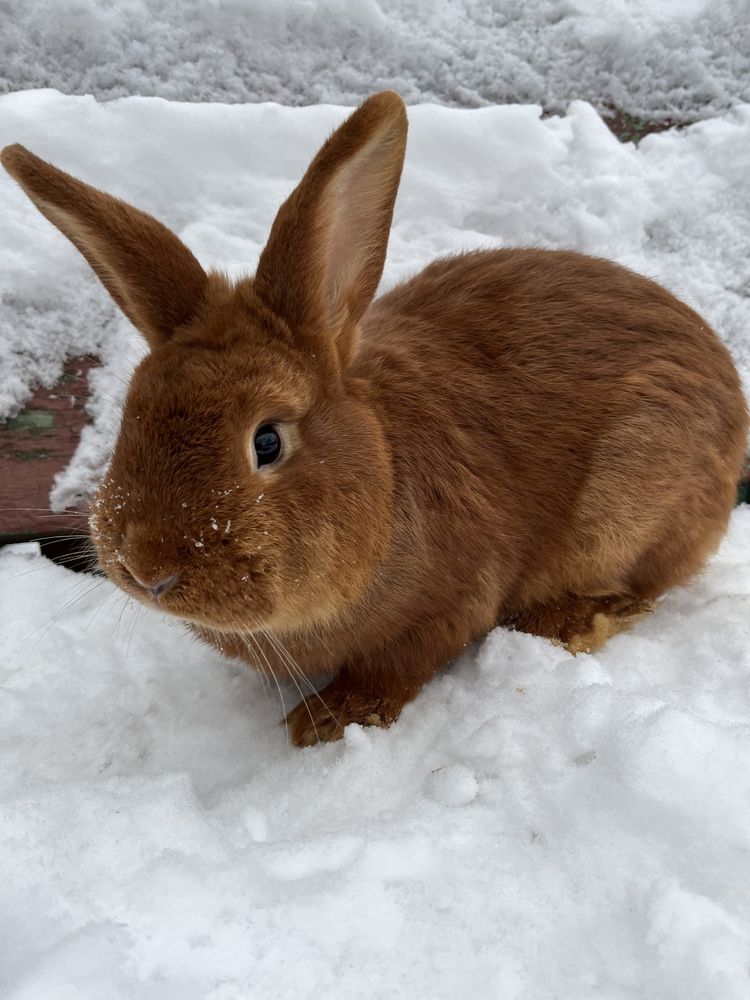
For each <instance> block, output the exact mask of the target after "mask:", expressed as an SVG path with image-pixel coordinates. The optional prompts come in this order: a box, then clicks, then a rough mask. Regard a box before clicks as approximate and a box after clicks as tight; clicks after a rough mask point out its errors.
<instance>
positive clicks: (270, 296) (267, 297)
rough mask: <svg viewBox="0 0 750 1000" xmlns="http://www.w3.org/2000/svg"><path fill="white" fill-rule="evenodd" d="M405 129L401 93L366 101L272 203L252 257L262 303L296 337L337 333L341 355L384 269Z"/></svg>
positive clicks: (404, 112)
mask: <svg viewBox="0 0 750 1000" xmlns="http://www.w3.org/2000/svg"><path fill="white" fill-rule="evenodd" d="M406 130H407V120H406V108H405V106H404V102H403V101H402V100H401V98H400V97H399V96H398V94H394V93H392V92H390V91H386V92H384V93H382V94H376V95H375V96H374V97H371V98H370V99H369V100H367V101H365V103H364V104H362V105H361V107H359V108H358V109H357V110H356V111H355V112H354V114H353V115H351V116H350V117H349V118H347V120H346V121H345V122H344V124H343V125H341V126H340V127H339V128H338V129H337V130H336V131H335V132H334V133H333V135H332V136H331V137H330V138H329V139H328V141H327V142H326V143H325V144H324V146H323V147H322V149H321V150H320V152H319V153H318V154H317V156H316V157H315V159H314V160H313V161H312V163H311V164H310V166H309V168H308V170H307V173H306V174H305V176H304V177H303V178H302V181H301V182H300V183H299V185H298V186H297V187H296V188H295V190H294V191H293V192H292V194H291V195H290V196H289V198H288V199H287V200H286V201H285V202H284V204H283V205H282V206H281V208H280V209H279V213H278V215H277V216H276V220H275V222H274V224H273V227H272V229H271V234H270V236H269V239H268V243H267V244H266V247H265V249H264V250H263V253H262V254H261V257H260V261H259V263H258V271H257V273H256V276H255V288H256V290H257V292H258V294H259V295H260V297H261V298H262V299H263V300H264V301H265V302H266V303H267V305H269V306H270V307H271V308H272V309H273V310H274V311H275V312H276V313H278V315H280V316H281V317H282V318H283V319H284V320H285V321H286V322H287V323H288V324H289V326H290V327H291V329H292V331H293V332H294V333H296V334H298V335H300V336H302V337H305V336H308V335H310V336H312V337H313V338H317V337H319V336H321V335H324V336H326V337H329V338H330V337H332V338H334V339H335V340H336V341H337V342H338V348H339V355H340V356H342V355H343V356H344V357H345V356H346V355H347V354H348V351H349V348H348V346H347V344H346V342H348V341H349V340H350V339H351V337H350V336H347V331H350V332H351V331H352V330H353V327H354V325H355V324H356V323H357V321H358V320H359V319H360V318H361V316H362V314H363V313H364V311H365V309H366V308H367V306H368V305H369V304H370V302H371V301H372V298H373V296H374V295H375V292H376V290H377V287H378V283H379V281H380V277H381V275H382V273H383V264H384V263H385V254H386V248H387V246H388V235H389V231H390V227H391V219H392V217H393V206H394V202H395V200H396V192H397V190H398V182H399V179H400V177H401V169H402V167H403V162H404V151H405V148H406Z"/></svg>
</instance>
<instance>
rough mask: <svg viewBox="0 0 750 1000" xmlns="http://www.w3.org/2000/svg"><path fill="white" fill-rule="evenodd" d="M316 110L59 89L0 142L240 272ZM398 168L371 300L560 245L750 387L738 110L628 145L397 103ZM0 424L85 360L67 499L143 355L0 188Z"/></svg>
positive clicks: (80, 489) (553, 122) (19, 112)
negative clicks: (695, 313) (405, 108)
mask: <svg viewBox="0 0 750 1000" xmlns="http://www.w3.org/2000/svg"><path fill="white" fill-rule="evenodd" d="M345 114H346V110H345V109H344V108H337V107H331V106H326V105H321V106H317V107H309V108H284V107H281V106H279V105H274V104H257V105H217V104H179V103H174V102H166V101H163V100H160V99H156V98H136V97H131V98H125V99H123V100H119V101H114V102H109V103H97V102H96V101H95V100H94V99H93V98H91V97H73V96H63V95H61V94H59V93H56V92H53V91H33V92H23V93H15V94H9V95H6V96H4V97H2V98H0V144H5V143H10V142H16V141H18V142H22V143H23V144H24V145H27V146H28V147H29V148H30V149H32V150H33V151H34V152H36V153H37V154H39V155H41V156H43V157H45V158H47V159H50V160H51V161H53V162H54V163H56V164H57V165H59V166H61V167H63V168H64V169H67V170H68V171H70V172H71V173H73V174H76V175H78V176H80V177H82V178H83V179H85V180H87V181H89V182H90V183H92V184H94V185H95V186H97V187H102V188H105V189H107V190H109V191H111V192H112V193H113V194H116V195H118V196H120V197H123V198H125V199H126V200H129V201H131V202H133V203H134V204H136V205H138V207H140V208H144V209H146V210H148V211H150V212H152V213H153V214H154V215H156V216H157V217H158V218H160V219H162V220H163V221H165V222H166V223H167V224H168V225H170V226H171V227H172V228H174V229H175V231H176V232H177V233H178V234H179V235H180V236H181V237H182V238H183V239H184V241H185V242H186V243H187V244H188V246H190V248H191V249H192V250H193V252H194V253H195V254H196V255H197V256H198V258H199V259H200V260H201V262H202V263H203V264H204V265H205V266H207V267H208V266H213V267H222V268H225V269H226V270H228V271H229V272H230V273H231V274H234V275H239V274H241V273H245V272H251V271H252V270H253V269H254V267H255V264H256V261H257V258H258V255H259V253H260V250H261V248H262V246H263V243H264V240H265V237H266V235H267V233H268V230H269V228H270V225H271V222H272V220H273V216H274V214H275V212H276V209H277V208H278V206H279V204H280V203H281V201H282V200H283V199H284V197H285V196H286V194H288V192H289V191H290V190H291V188H292V187H293V186H294V184H295V183H296V182H297V180H298V179H299V177H300V176H301V174H302V172H303V171H304V169H305V166H306V165H307V163H308V162H309V159H310V158H311V156H312V155H313V153H314V151H315V150H316V149H317V147H318V145H319V144H320V142H321V141H322V140H323V138H324V137H325V136H326V135H327V134H328V132H330V131H331V129H332V128H334V127H335V126H336V125H337V124H338V123H339V122H340V121H341V120H342V119H343V117H344V116H345ZM409 118H410V139H409V147H408V152H407V161H406V168H405V171H404V177H403V182H402V186H401V191H400V194H399V199H398V202H397V207H396V216H395V221H394V227H393V233H392V237H391V242H390V247H389V257H388V262H387V265H386V270H385V275H384V280H383V285H382V287H383V288H384V289H385V288H388V287H390V286H392V285H393V284H394V283H395V282H396V281H398V280H400V279H402V278H405V277H407V276H409V275H411V274H413V273H414V272H416V271H417V270H419V269H420V268H421V267H423V266H424V265H425V264H427V263H428V262H429V261H430V260H431V259H433V258H434V257H436V256H438V255H440V254H446V253H451V252H455V251H456V250H461V249H470V248H476V247H482V246H513V245H537V246H545V247H572V248H574V249H578V250H582V251H584V252H586V253H590V254H597V255H601V256H605V257H611V258H613V259H615V260H618V261H620V262H621V263H623V264H625V265H627V266H629V267H632V268H634V269H635V270H637V271H640V272H642V273H644V274H648V275H649V276H651V277H653V278H655V279H657V280H658V281H661V282H662V283H663V284H665V285H666V286H667V287H669V288H671V289H672V290H673V291H675V292H676V293H677V294H678V295H680V296H681V297H683V298H684V299H685V300H686V301H687V302H689V303H690V304H691V305H693V306H694V307H695V308H697V309H698V310H699V312H701V313H702V314H703V315H704V316H705V317H706V318H707V319H708V321H709V322H710V323H711V324H712V325H714V326H715V327H716V329H717V330H718V332H719V333H720V335H721V336H722V337H723V338H724V340H725V341H726V343H727V344H728V345H729V347H730V348H731V349H732V351H733V353H734V355H735V358H736V360H737V362H738V365H739V367H740V370H741V373H742V375H743V378H744V382H745V386H746V387H748V388H750V341H748V338H747V333H746V331H747V329H748V328H749V327H750V297H749V296H748V271H747V260H748V259H750V173H748V171H747V160H748V153H749V152H750V105H742V106H738V107H737V108H734V109H733V110H732V111H729V112H727V113H725V114H723V115H721V116H719V117H717V118H714V119H711V120H709V121H704V122H699V123H697V124H696V125H693V126H691V127H689V128H687V129H684V130H670V131H668V132H663V133H660V134H657V135H651V136H648V137H647V138H646V139H644V140H643V141H642V142H641V143H640V144H639V145H638V146H635V145H633V144H623V143H620V142H618V140H617V139H616V138H615V137H614V136H613V135H612V134H611V133H610V131H609V130H608V129H607V127H606V126H605V124H604V123H603V121H602V120H601V118H600V117H599V115H598V114H597V113H596V111H595V110H594V109H593V108H592V107H591V106H590V105H589V104H586V103H584V102H581V101H577V102H574V103H573V104H571V106H570V108H569V110H568V113H567V114H566V115H564V116H555V117H542V116H541V111H540V108H538V107H535V106H531V105H527V106H524V105H509V106H505V107H487V108H480V109H475V110H466V109H453V108H445V107H438V106H431V105H421V106H418V107H413V108H410V111H409ZM0 200H1V201H2V204H3V206H4V236H3V242H2V245H1V246H0V363H2V366H3V371H4V372H7V377H5V378H4V379H3V382H2V385H0V412H3V413H12V412H14V411H15V410H16V409H17V408H18V407H19V406H20V405H21V404H22V402H23V401H24V399H25V398H26V397H27V396H28V393H29V389H30V386H31V385H32V384H33V382H34V381H35V380H43V381H48V382H49V381H51V380H53V379H54V377H55V375H56V374H57V373H59V371H60V370H61V367H62V362H63V358H64V356H65V355H66V354H67V355H68V356H75V355H79V354H97V355H98V356H100V357H101V358H102V359H103V361H104V363H105V370H101V371H97V372H95V373H94V375H93V376H92V378H91V388H92V401H91V403H90V408H91V410H92V412H93V414H94V415H95V418H96V419H95V424H94V426H93V427H92V428H89V429H87V430H86V431H85V433H84V436H83V440H82V444H81V447H80V448H79V451H78V453H77V455H76V457H75V459H74V461H73V463H72V464H71V466H70V467H69V469H68V470H67V472H66V473H65V474H64V475H63V477H62V479H61V481H60V483H59V484H58V487H57V489H56V491H55V493H54V494H53V501H54V504H55V505H56V506H63V505H65V504H66V503H74V502H76V500H77V498H78V497H80V496H81V495H86V494H87V493H88V492H90V490H91V488H92V486H93V484H94V483H95V482H96V481H97V479H98V477H99V475H100V473H101V469H102V466H103V464H104V462H105V461H106V456H107V454H108V450H109V448H110V447H111V445H112V442H113V441H114V439H115V437H116V433H117V426H118V420H119V410H118V406H119V403H120V401H121V399H122V395H123V390H124V384H125V382H126V381H127V376H128V372H129V371H130V370H131V369H132V366H133V364H134V363H135V361H136V360H137V359H138V358H139V357H140V356H142V353H143V351H144V347H143V345H142V343H141V341H140V338H139V337H138V336H137V335H136V334H135V332H134V331H133V330H132V328H131V327H130V326H129V324H128V323H127V321H126V320H125V319H124V318H122V317H121V316H120V315H119V314H118V312H117V310H116V308H115V306H114V305H113V304H112V303H111V302H110V300H109V298H108V296H107V295H106V293H105V292H104V291H103V289H102V288H101V286H100V285H99V283H98V281H97V280H96V278H94V276H93V275H92V274H90V272H89V270H88V267H87V265H86V264H85V262H84V261H83V260H82V258H80V256H79V255H78V253H77V252H76V251H75V250H74V249H73V247H72V246H70V244H69V243H68V242H67V241H66V240H65V238H64V237H62V236H61V235H60V234H59V233H58V232H57V231H56V230H55V229H54V228H53V227H52V226H50V224H49V223H48V222H47V221H46V220H45V219H44V218H43V217H42V216H41V215H40V214H39V213H38V212H37V210H36V209H35V208H34V207H33V206H32V204H31V203H30V202H29V200H28V199H27V198H26V196H25V195H24V194H23V193H22V192H21V190H20V189H19V188H17V186H16V185H15V184H14V183H13V182H12V181H11V180H10V178H9V177H7V175H5V174H4V172H3V176H2V177H0Z"/></svg>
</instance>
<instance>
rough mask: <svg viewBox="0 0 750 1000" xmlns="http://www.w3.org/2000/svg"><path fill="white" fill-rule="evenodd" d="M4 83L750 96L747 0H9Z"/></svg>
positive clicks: (609, 98) (14, 86)
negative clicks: (61, 0) (21, 0)
mask: <svg viewBox="0 0 750 1000" xmlns="http://www.w3.org/2000/svg"><path fill="white" fill-rule="evenodd" d="M0 17H2V24H3V30H2V35H0V90H3V91H4V90H9V91H13V90H20V89H26V88H36V87H56V88H59V89H60V90H62V91H65V92H66V93H78V94H94V95H95V96H97V97H101V98H113V97H123V96H126V95H129V94H143V95H147V96H157V97H165V98H168V99H170V100H191V101H209V100H212V101H217V100H218V101H227V102H232V103H245V102H255V101H259V100H275V101H278V102H280V103H282V104H317V103H320V102H330V103H332V104H356V103H358V102H359V101H360V100H362V98H364V97H366V96H367V95H368V94H370V93H372V92H373V91H375V90H383V89H385V88H393V89H396V90H398V91H400V92H401V94H402V95H403V96H404V97H405V98H406V99H407V100H408V101H409V102H410V103H425V102H429V101H434V102H436V103H439V104H451V105H458V106H463V107H477V106H481V105H484V104H503V103H507V102H509V101H521V102H523V103H535V104H542V105H543V106H544V107H545V108H546V109H547V110H550V111H557V112H562V111H564V110H565V108H566V106H567V104H568V103H569V101H571V100H573V99H576V98H588V99H590V100H594V101H595V102H596V103H597V106H598V107H599V108H600V109H607V108H613V107H615V108H619V109H620V110H623V111H626V112H629V113H630V114H633V115H642V116H645V117H646V118H659V119H663V118H665V117H670V118H672V119H673V120H677V121H694V120H695V119H696V118H705V117H709V116H711V115H714V114H716V113H717V112H719V111H722V110H725V109H726V108H728V107H729V106H731V105H732V104H734V103H737V102H738V101H748V100H750V4H749V3H748V0H533V2H531V0H502V2H498V0H210V2H206V0H116V2H112V0H109V2H107V3H102V2H101V0H76V2H75V3H60V2H58V0H24V2H23V3H19V2H18V0H0Z"/></svg>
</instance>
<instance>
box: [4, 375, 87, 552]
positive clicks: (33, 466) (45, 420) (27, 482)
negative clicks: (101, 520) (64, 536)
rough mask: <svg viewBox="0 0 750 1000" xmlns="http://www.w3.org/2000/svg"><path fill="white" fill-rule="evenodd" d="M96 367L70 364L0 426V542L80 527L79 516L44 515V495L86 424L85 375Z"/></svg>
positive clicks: (46, 496)
mask: <svg viewBox="0 0 750 1000" xmlns="http://www.w3.org/2000/svg"><path fill="white" fill-rule="evenodd" d="M96 364H98V362H97V361H96V360H95V359H93V358H73V359H71V360H70V361H69V362H67V364H66V365H65V371H64V374H63V376H62V378H61V379H60V381H59V382H58V383H57V385H55V386H53V387H52V388H51V389H47V388H38V389H37V390H36V391H35V392H34V394H33V396H32V397H31V399H30V400H29V403H28V404H27V406H26V407H25V408H24V409H23V410H22V411H21V412H20V413H19V414H18V415H17V416H15V417H12V418H11V419H10V420H6V421H5V422H4V423H0V539H3V538H7V537H8V536H11V537H15V536H28V535H31V534H40V535H42V534H49V533H58V532H65V531H71V530H74V529H77V530H80V529H81V528H82V527H85V523H86V522H85V518H83V517H82V516H81V514H80V513H77V514H75V513H71V514H70V515H66V514H53V513H52V512H50V511H49V493H50V489H51V488H52V484H53V481H54V478H55V476H56V475H57V473H58V472H61V471H62V470H63V469H64V468H65V466H66V465H67V464H68V462H69V461H70V459H71V456H72V455H73V452H74V451H75V449H76V447H77V445H78V441H79V438H80V435H81V430H82V428H83V427H84V425H85V424H86V422H87V420H88V416H87V414H86V411H85V403H86V397H87V395H88V373H89V370H90V369H91V368H92V367H94V365H96Z"/></svg>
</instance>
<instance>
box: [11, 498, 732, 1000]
mask: <svg viewBox="0 0 750 1000" xmlns="http://www.w3.org/2000/svg"><path fill="white" fill-rule="evenodd" d="M0 592H2V593H3V595H4V598H3V602H2V607H1V608H0V634H2V637H3V638H2V646H3V657H2V661H0V685H1V686H2V691H3V697H2V700H1V701H0V747H1V749H0V753H1V754H2V760H3V768H2V771H0V942H1V943H2V944H1V945H0V947H1V948H2V951H3V953H4V954H3V959H2V961H0V995H2V996H3V997H7V998H8V1000H10V998H12V1000H19V998H23V1000H37V998H40V997H45V998H47V997H49V998H53V1000H59V998H64V1000H68V998H70V1000H73V998H75V1000H103V998H104V1000H109V998H116V1000H119V998H123V1000H125V998H128V1000H129V998H134V997H138V998H149V997H154V998H157V997H158V998H174V1000H193V998H211V1000H230V998H232V1000H240V998H243V1000H246V998H255V997H257V998H267V997H274V998H287V997H288V998H292V997H295V998H296V997H300V996H309V997H320V996H327V997H331V998H333V1000H353V998H359V997H362V998H364V997H368V998H369V997H373V996H375V997H391V996H392V997H404V998H408V1000H422V998H435V1000H439V998H456V997H471V998H472V1000H474V998H476V1000H495V998H500V997H502V998H503V1000H506V998H507V1000H552V998H557V997H566V998H567V997H571V998H573V997H575V998H576V1000H588V998H591V1000H593V998H595V997H596V998H599V997H606V998H607V1000H626V998H627V1000H631V998H634V997H645V996H649V997H658V998H659V1000H691V998H695V1000H704V998H705V997H716V998H721V1000H745V998H746V997H747V995H748V975H749V974H748V969H750V896H749V895H748V893H747V885H748V880H749V879H750V853H749V849H750V836H749V834H748V831H749V830H750V619H748V614H747V608H748V601H749V600H750V510H749V509H747V508H741V509H738V510H737V511H736V512H735V514H734V516H733V521H732V525H731V529H730V533H729V536H728V538H727V540H726V542H725V543H724V545H723V547H722V549H721V551H720V553H719V555H718V556H717V557H716V558H715V560H714V561H713V562H712V564H711V565H710V567H709V568H708V570H707V571H706V573H705V574H704V575H703V576H702V577H701V578H700V579H698V580H696V581H695V582H694V583H693V584H692V585H691V586H690V587H688V588H686V589H680V590H676V591H674V592H672V593H670V594H669V595H668V596H667V597H666V598H665V599H664V600H663V601H662V602H661V604H660V606H659V607H658V608H657V610H656V612H655V613H654V615H652V616H651V617H650V618H648V619H647V620H645V621H642V622H640V623H639V624H638V625H637V626H636V627H635V628H634V629H633V630H632V631H631V632H630V633H624V634H622V635H619V636H616V637H615V638H613V639H612V640H610V642H609V643H608V644H607V645H606V646H605V647H604V648H603V650H602V651H601V652H600V653H598V654H597V655H594V656H588V655H580V656H578V657H573V656H571V655H570V654H568V653H566V652H565V651H564V650H562V649H560V648H558V647H554V646H552V645H550V644H548V643H546V642H545V641H544V640H542V639H538V638H534V637H530V636H525V635H521V634H518V633H512V632H506V631H502V630H499V629H498V630H496V631H494V632H493V633H491V634H490V635H489V636H488V637H487V639H486V640H485V641H483V642H481V643H479V644H478V645H477V646H476V648H474V649H472V650H471V651H468V652H467V653H466V655H465V656H463V657H462V659H461V660H460V661H459V662H458V663H456V664H455V665H454V666H453V667H452V668H450V669H448V670H446V671H445V672H444V673H443V674H442V675H441V676H440V677H438V678H437V679H436V680H435V681H434V682H433V683H431V684H429V685H428V686H427V687H426V688H425V690H424V692H423V693H422V694H421V695H420V697H419V698H418V699H417V701H416V702H415V703H414V704H412V705H410V706H409V707H407V709H406V710H405V712H404V714H403V716H402V718H401V720H400V721H399V722H398V723H397V724H396V725H395V726H393V727H392V728H391V729H390V730H387V731H383V730H377V729H362V728H359V727H350V728H349V729H348V730H347V732H346V737H345V739H344V740H343V741H342V742H340V743H337V744H328V745H324V746H321V747H314V748H310V749H307V750H298V749H296V748H294V747H291V746H290V745H289V744H288V743H287V740H286V733H285V730H284V727H283V726H282V725H280V724H279V719H280V717H281V705H280V701H279V697H278V694H277V692H276V690H275V689H272V690H268V689H265V688H264V687H263V684H262V682H261V678H260V676H259V675H256V674H254V673H253V672H252V671H250V670H248V669H247V667H246V666H244V665H243V664H240V663H236V662H232V661H228V660H224V659H221V658H220V657H219V655H218V654H217V653H215V652H214V651H212V650H210V649H208V648H205V647H203V646H202V645H200V644H198V643H196V642H194V641H192V640H191V639H190V638H189V637H188V635H187V634H186V633H185V632H184V631H183V630H182V628H181V627H180V626H179V624H177V623H175V622H173V621H167V620H164V619H162V618H160V617H158V616H157V615H156V614H155V613H152V612H150V611H148V610H147V609H141V610H138V611H136V610H135V609H134V607H133V606H132V605H130V606H128V607H125V600H126V599H125V597H124V595H122V594H121V593H120V592H118V591H116V590H115V588H114V587H112V585H110V584H109V583H108V582H107V581H105V580H97V579H92V578H91V577H82V576H76V575H75V574H73V573H70V572H68V571H67V570H65V569H63V568H61V567H60V566H56V565H53V564H51V563H50V562H48V561H46V560H45V559H43V558H42V557H41V556H39V555H38V553H37V552H36V551H35V549H34V547H33V546H26V547H22V548H20V549H15V550H13V549H10V550H8V549H6V550H5V551H3V552H2V554H0ZM281 694H282V697H283V699H284V701H285V703H286V706H287V707H289V706H290V705H291V704H292V703H293V702H294V701H295V700H296V697H297V693H296V691H294V690H292V689H289V688H286V687H283V688H282V692H281Z"/></svg>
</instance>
